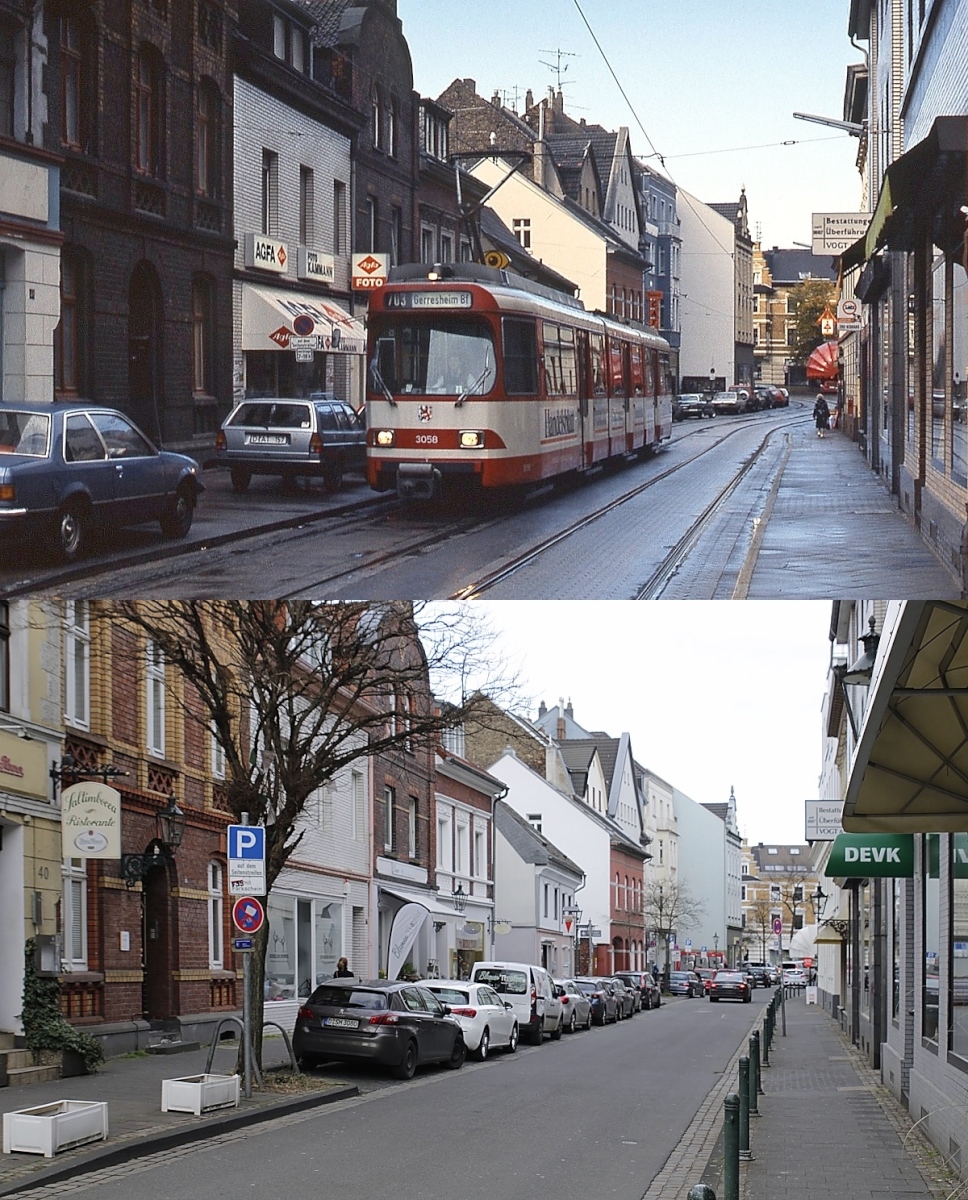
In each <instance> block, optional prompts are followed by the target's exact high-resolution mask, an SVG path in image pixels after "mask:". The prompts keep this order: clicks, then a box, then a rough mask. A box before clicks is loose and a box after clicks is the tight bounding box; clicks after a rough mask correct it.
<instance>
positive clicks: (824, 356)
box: [807, 342, 838, 379]
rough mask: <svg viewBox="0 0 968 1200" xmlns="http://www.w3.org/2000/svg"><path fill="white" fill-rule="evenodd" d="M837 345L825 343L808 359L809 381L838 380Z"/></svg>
mask: <svg viewBox="0 0 968 1200" xmlns="http://www.w3.org/2000/svg"><path fill="white" fill-rule="evenodd" d="M837 349H838V346H837V343H836V342H824V343H823V344H822V345H820V346H818V347H817V348H816V350H814V352H813V353H812V354H811V355H810V357H809V358H808V359H807V378H808V379H836V378H837Z"/></svg>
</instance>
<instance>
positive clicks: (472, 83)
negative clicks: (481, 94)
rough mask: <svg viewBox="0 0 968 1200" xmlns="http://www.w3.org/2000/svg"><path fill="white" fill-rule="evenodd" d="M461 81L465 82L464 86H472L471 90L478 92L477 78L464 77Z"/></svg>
mask: <svg viewBox="0 0 968 1200" xmlns="http://www.w3.org/2000/svg"><path fill="white" fill-rule="evenodd" d="M461 82H462V83H463V84H464V87H468V88H470V89H471V91H472V92H474V93H475V94H476V92H477V80H476V79H464V80H462V81H461Z"/></svg>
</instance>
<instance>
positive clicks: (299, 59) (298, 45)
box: [289, 25, 309, 75]
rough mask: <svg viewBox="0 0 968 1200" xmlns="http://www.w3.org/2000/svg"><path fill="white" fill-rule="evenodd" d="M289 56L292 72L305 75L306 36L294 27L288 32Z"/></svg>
mask: <svg viewBox="0 0 968 1200" xmlns="http://www.w3.org/2000/svg"><path fill="white" fill-rule="evenodd" d="M289 54H290V66H291V67H292V69H293V70H294V71H298V72H299V74H300V75H305V74H306V64H307V63H308V62H309V55H308V53H307V51H306V34H305V32H304V31H303V30H302V29H297V28H296V27H295V25H293V26H291V27H290V30H289Z"/></svg>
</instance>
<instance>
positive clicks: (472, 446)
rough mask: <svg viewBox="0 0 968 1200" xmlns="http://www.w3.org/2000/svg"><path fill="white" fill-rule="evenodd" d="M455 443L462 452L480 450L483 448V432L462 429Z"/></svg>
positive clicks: (481, 430)
mask: <svg viewBox="0 0 968 1200" xmlns="http://www.w3.org/2000/svg"><path fill="white" fill-rule="evenodd" d="M457 442H458V445H459V446H460V448H461V449H462V450H480V449H482V448H483V446H484V430H483V429H462V430H461V431H460V433H459V434H458V436H457Z"/></svg>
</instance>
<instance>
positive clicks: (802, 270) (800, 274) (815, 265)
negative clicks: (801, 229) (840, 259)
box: [763, 246, 837, 287]
mask: <svg viewBox="0 0 968 1200" xmlns="http://www.w3.org/2000/svg"><path fill="white" fill-rule="evenodd" d="M763 258H764V259H765V260H766V265H767V266H768V267H769V269H770V275H771V276H772V280H773V286H774V287H777V286H778V285H780V284H794V283H800V282H801V281H802V280H803V279H808V278H809V279H836V278H837V272H836V271H835V270H834V269H833V268H832V267H831V265H830V264H831V262H832V260H831V257H830V255H829V254H824V255H821V254H814V253H813V251H811V250H797V249H793V250H781V249H780V248H779V247H777V246H774V247H773V249H772V250H764V251H763Z"/></svg>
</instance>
